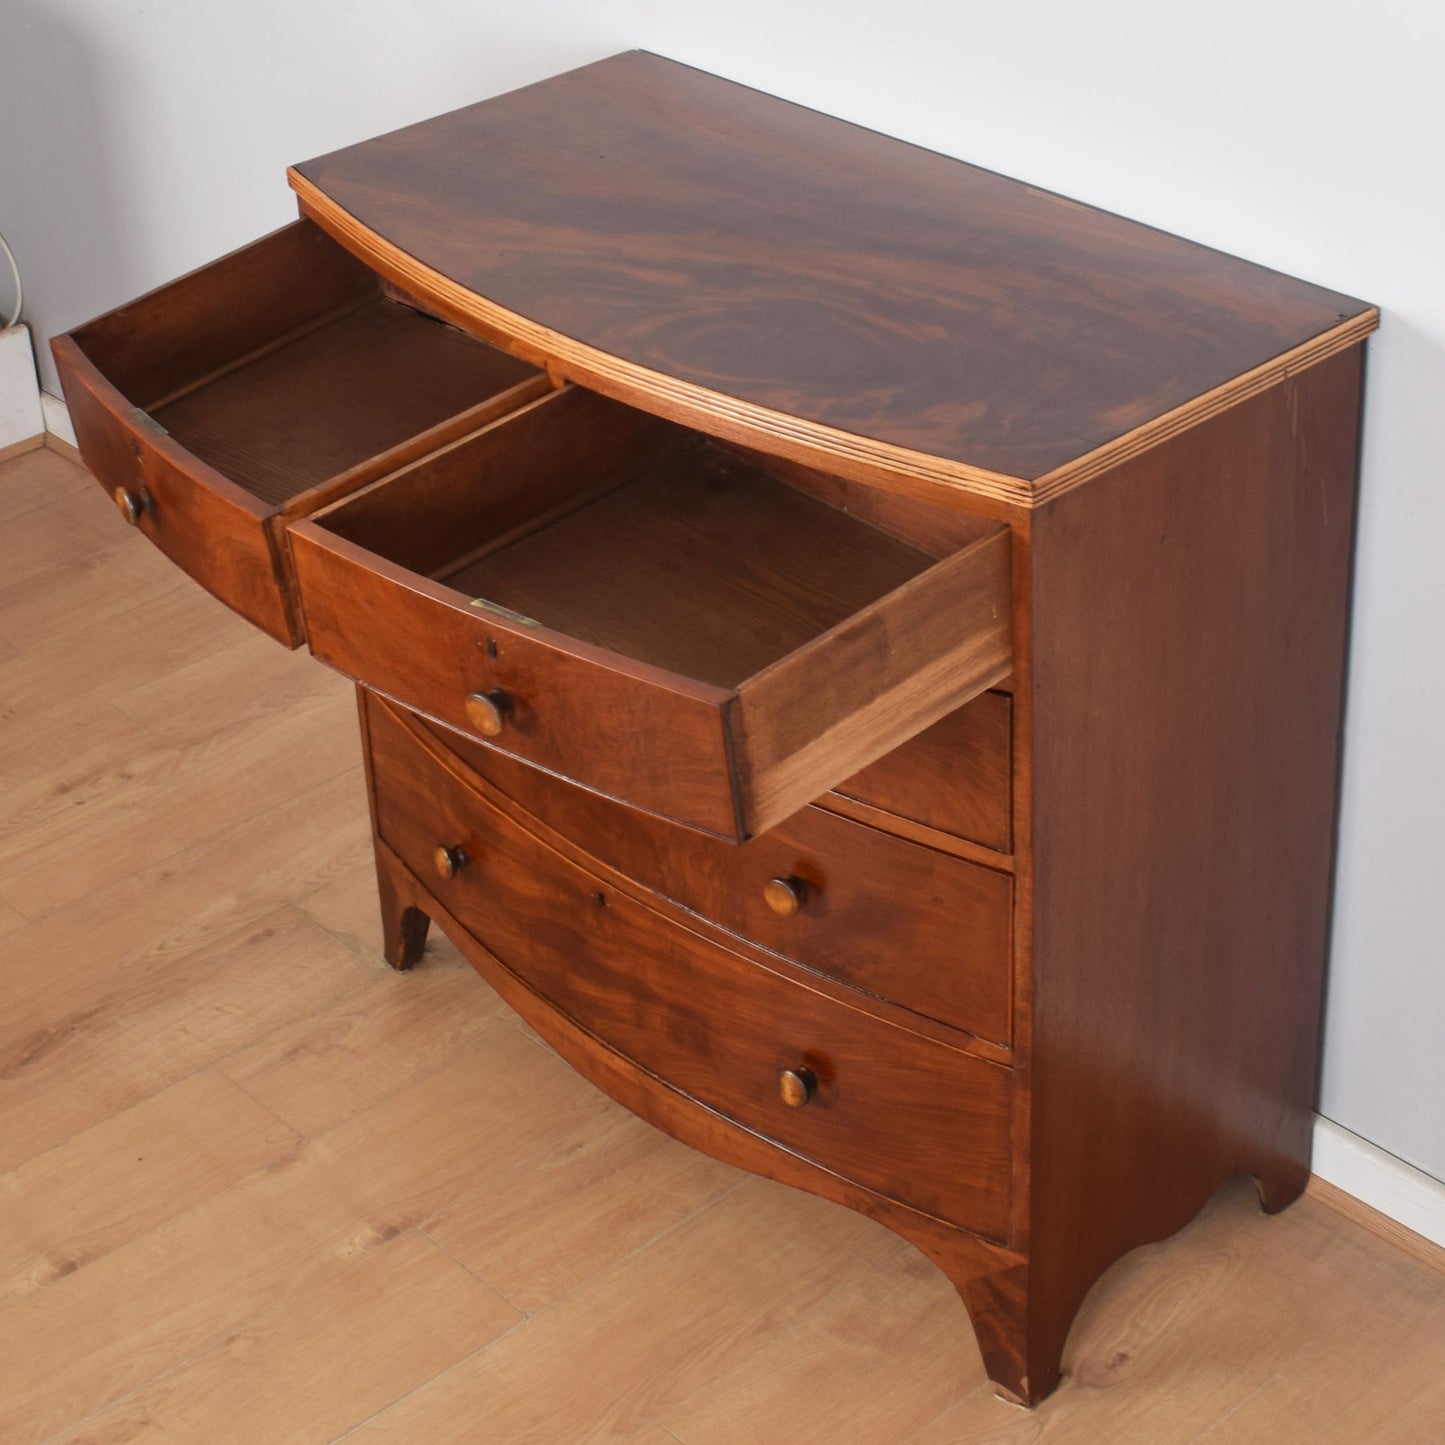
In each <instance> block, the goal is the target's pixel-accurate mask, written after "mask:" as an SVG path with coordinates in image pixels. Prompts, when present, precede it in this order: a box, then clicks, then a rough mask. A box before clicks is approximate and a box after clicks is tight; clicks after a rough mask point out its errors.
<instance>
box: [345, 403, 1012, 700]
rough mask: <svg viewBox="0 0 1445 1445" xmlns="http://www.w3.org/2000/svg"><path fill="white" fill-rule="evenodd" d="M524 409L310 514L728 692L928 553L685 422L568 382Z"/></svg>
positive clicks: (548, 620)
mask: <svg viewBox="0 0 1445 1445" xmlns="http://www.w3.org/2000/svg"><path fill="white" fill-rule="evenodd" d="M528 410H529V412H530V413H531V416H530V417H529V415H528V413H525V412H524V413H519V414H517V415H516V416H515V417H513V418H510V419H509V420H507V421H505V422H503V423H500V424H498V426H496V427H494V428H491V429H490V430H489V431H487V432H485V433H482V434H480V435H478V436H477V437H474V438H471V439H467V440H464V441H462V442H460V443H458V444H456V445H455V446H454V447H452V448H451V449H449V450H448V451H447V452H446V453H444V454H443V455H440V456H437V457H433V458H430V459H427V460H425V461H423V462H421V463H418V464H417V465H416V466H414V467H413V468H411V469H410V470H409V471H407V472H405V473H403V474H400V475H398V476H396V477H394V478H390V479H388V480H387V481H385V482H383V483H381V484H378V485H377V486H376V487H374V488H372V489H371V490H369V491H367V492H363V493H361V494H359V495H358V496H356V497H354V498H352V499H351V500H350V501H349V502H346V503H343V504H342V505H341V506H340V507H338V508H335V509H333V510H331V511H330V512H327V513H326V514H324V516H323V517H322V518H320V521H321V522H322V524H323V525H324V526H325V527H326V528H327V529H328V530H332V531H334V532H336V533H338V534H339V535H341V536H343V537H345V538H346V539H347V540H349V541H351V542H354V543H356V544H358V545H360V546H363V547H365V548H367V549H368V550H369V551H373V552H376V553H378V554H379V555H381V556H383V557H385V558H387V559H388V560H390V561H392V562H395V563H398V564H399V565H401V566H403V567H406V568H408V569H410V570H412V571H414V572H419V573H421V574H423V575H425V576H427V577H429V578H431V579H433V580H434V581H437V582H441V583H443V584H444V585H445V586H447V587H448V588H450V589H452V590H453V591H454V592H456V593H457V594H460V596H461V597H463V598H465V599H466V600H467V601H468V602H469V603H470V605H471V606H473V607H474V608H476V609H478V611H479V612H480V613H481V614H483V615H487V614H493V615H500V616H503V617H507V618H510V619H511V620H512V621H513V622H521V623H523V624H524V625H525V624H527V623H536V624H540V625H541V626H542V627H545V628H549V629H552V630H554V631H556V632H560V633H565V634H566V635H567V636H569V637H573V638H577V639H579V640H581V641H584V642H588V643H591V644H594V645H595V646H599V647H603V648H606V649H608V650H609V651H612V652H616V653H619V654H621V655H623V656H625V657H627V658H630V659H633V660H635V661H637V662H642V663H646V664H649V665H651V666H654V667H658V668H662V669H664V670H666V671H668V672H671V673H676V674H680V675H682V676H684V677H687V678H692V679H696V680H697V681H700V682H704V683H708V684H711V685H713V686H715V687H719V688H724V689H732V688H737V687H739V686H740V685H741V684H742V683H744V682H745V681H746V680H747V679H748V678H750V677H753V676H754V675H756V674H758V673H759V672H762V671H763V670H765V669H766V668H767V667H769V666H770V665H771V664H773V663H775V662H777V661H778V660H779V659H781V658H783V657H785V656H787V655H788V654H790V653H792V652H794V651H796V650H797V649H799V648H802V647H805V646H806V645H808V644H809V643H811V642H813V641H814V640H815V639H817V638H818V637H820V636H821V635H822V634H824V633H826V632H827V631H828V630H829V629H831V628H833V627H836V626H837V625H838V624H840V623H842V622H843V621H844V620H845V619H847V618H849V617H851V616H852V615H853V614H855V613H857V612H858V611H860V610H862V609H863V608H866V607H868V606H869V605H870V604H872V603H874V602H876V601H878V599H880V598H882V597H884V596H886V595H887V594H889V593H891V592H893V591H895V590H896V589H897V588H899V587H901V586H903V585H904V584H905V583H907V582H908V581H910V580H911V579H913V578H915V577H918V576H921V575H922V574H923V573H924V572H926V571H927V570H928V569H929V568H930V567H932V566H933V565H934V563H935V561H936V560H937V558H936V556H935V555H933V554H932V553H930V552H929V551H925V550H924V549H923V548H921V547H919V546H915V545H913V544H912V543H911V542H908V541H905V540H904V539H903V538H901V537H899V536H897V535H894V534H892V533H890V532H888V531H885V530H883V529H882V528H880V527H877V526H874V525H872V524H871V523H869V522H867V521H864V520H861V519H860V518H858V517H856V516H853V515H851V514H850V513H849V512H847V511H845V510H843V509H841V508H838V507H834V506H831V505H829V504H828V503H827V502H825V501H822V500H819V499H818V498H816V497H814V496H811V495H808V494H807V493H806V492H804V491H802V490H800V489H797V488H795V487H793V486H791V485H790V484H789V483H788V482H787V481H786V480H784V479H783V478H781V477H779V476H776V475H774V474H772V473H771V472H770V471H769V470H767V469H766V468H765V467H764V466H762V465H761V464H759V463H758V462H757V461H756V460H754V459H752V458H750V457H747V456H743V455H741V454H738V453H735V452H733V451H731V450H728V449H727V448H725V447H724V446H722V445H721V444H719V443H717V442H715V441H713V440H711V439H710V438H708V437H705V436H703V435H702V434H700V433H697V432H694V431H690V430H688V429H686V428H684V427H680V426H674V425H671V424H669V423H666V422H662V421H659V420H657V419H655V418H652V417H647V416H644V415H642V414H640V413H636V412H632V411H630V410H629V409H628V408H626V407H622V406H621V405H619V404H617V403H613V402H608V401H604V400H603V399H601V398H599V397H595V396H592V395H590V394H589V393H586V392H583V391H580V390H578V389H575V388H572V389H569V390H568V391H567V392H565V393H559V394H558V395H557V396H555V397H549V398H547V399H545V400H544V401H543V402H541V403H538V404H536V405H535V406H533V407H532V408H529V409H528ZM538 418H542V419H544V420H545V421H546V422H547V423H548V426H547V428H546V441H545V442H544V445H543V450H544V452H545V455H544V456H541V457H539V456H538V454H537V451H536V450H535V448H533V447H532V445H531V440H535V433H536V432H537V431H538V430H539V428H537V427H536V426H535V425H532V426H529V425H528V422H529V420H530V421H532V422H535V421H536V420H537V419H538ZM524 434H525V435H527V436H528V437H529V438H531V440H529V442H528V445H527V447H526V448H525V449H523V448H521V447H514V445H513V439H514V438H518V439H520V438H521V437H522V436H523V435H524ZM514 466H515V468H516V469H518V472H522V473H525V474H526V482H525V483H524V484H519V483H518V474H517V472H512V473H511V474H510V475H509V469H510V468H512V467H514ZM987 525H988V524H981V528H980V532H979V535H982V533H983V530H986V528H987Z"/></svg>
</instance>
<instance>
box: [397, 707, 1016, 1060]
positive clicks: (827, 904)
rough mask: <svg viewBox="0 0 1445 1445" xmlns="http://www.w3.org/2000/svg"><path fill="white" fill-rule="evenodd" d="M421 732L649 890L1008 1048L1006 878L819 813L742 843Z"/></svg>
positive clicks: (432, 731)
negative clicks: (709, 835) (700, 831)
mask: <svg viewBox="0 0 1445 1445" xmlns="http://www.w3.org/2000/svg"><path fill="white" fill-rule="evenodd" d="M416 726H420V727H423V728H426V729H427V730H428V732H429V735H430V737H431V738H433V739H435V742H436V745H437V746H438V747H441V748H445V749H448V750H450V751H452V752H454V753H456V754H458V755H459V756H460V757H461V758H462V759H463V760H464V761H465V762H466V764H467V766H468V767H470V768H472V769H474V770H475V771H476V772H478V773H479V774H480V775H481V776H482V777H484V778H486V779H487V781H488V782H490V783H492V784H493V785H494V786H495V787H497V788H498V789H499V790H500V791H502V792H503V793H505V794H507V796H508V797H510V798H512V799H514V800H515V801H516V802H518V803H520V804H521V805H522V807H524V808H525V809H527V811H528V812H530V813H532V814H534V815H535V816H536V817H538V818H539V819H541V820H542V821H543V822H545V823H546V824H548V825H549V826H550V827H552V828H554V829H556V830H557V831H558V832H559V833H561V834H562V835H563V836H564V837H566V838H567V839H568V840H569V841H570V842H572V843H575V844H576V845H577V846H578V847H580V848H583V849H585V850H586V851H587V852H588V853H590V854H592V856H593V857H595V858H598V859H599V860H601V861H602V862H604V863H606V864H608V865H609V866H610V867H612V868H615V869H617V870H618V871H619V872H621V873H624V874H626V875H627V876H628V877H630V878H633V879H636V880H637V881H638V882H639V883H641V884H643V885H644V886H645V887H647V888H650V889H652V890H654V891H655V892H657V893H660V894H662V895H664V896H665V897H667V898H671V899H673V900H675V901H676V902H678V903H681V904H683V905H684V906H685V907H687V908H690V909H692V910H693V911H694V912H696V913H699V914H701V915H703V916H704V917H705V918H708V919H710V920H712V921H713V922H715V923H719V924H721V925H722V926H723V927H724V928H728V929H731V930H732V931H733V932H735V933H738V934H741V935H742V936H743V937H744V938H747V939H749V940H751V941H752V942H754V943H757V944H760V945H761V946H762V947H764V948H768V949H772V950H773V951H774V952H776V953H780V954H783V955H784V956H785V957H788V958H792V959H796V960H797V961H798V962H799V963H803V964H806V965H807V966H808V967H810V968H815V969H817V970H818V971H819V972H820V973H825V974H828V975H830V976H831V977H834V978H838V979H841V980H842V981H843V982H845V983H848V984H852V985H853V986H854V987H856V988H860V989H864V990H866V991H867V992H869V993H873V994H877V995H879V996H880V997H882V998H886V999H889V1000H891V1001H892V1002H894V1003H897V1004H900V1005H902V1006H903V1007H904V1008H908V1009H912V1010H914V1011H915V1012H917V1013H921V1014H926V1015H927V1016H929V1017H930V1018H934V1019H937V1020H938V1021H939V1022H941V1023H945V1024H949V1025H951V1026H953V1027H954V1028H960V1029H965V1030H967V1031H968V1032H969V1033H972V1034H975V1035H977V1036H978V1037H979V1038H983V1039H988V1040H990V1041H992V1042H995V1043H1007V1042H1008V1040H1009V1037H1010V997H1011V990H1010V984H1009V980H1010V969H1011V964H1010V928H1011V918H1012V903H1013V883H1012V879H1011V878H1010V877H1009V876H1008V875H1007V874H1006V873H1002V872H998V871H995V870H993V869H990V868H983V867H979V866H977V865H976V864H972V863H968V862H965V861H963V860H962V859H959V858H954V857H950V856H949V855H947V854H944V853H940V852H937V851H935V850H934V849H932V848H925V847H921V846H919V845H918V844H915V843H910V842H906V841H904V840H903V839H901V838H895V837H890V836H889V835H888V834H885V833H881V832H878V831H877V830H875V829H872V828H868V827H864V826H863V825H861V824H859V823H854V822H850V821H849V820H848V819H846V818H840V817H837V816H836V815H834V814H832V813H827V812H824V811H823V810H821V809H819V808H804V809H803V810H802V811H801V812H798V813H795V814H794V815H793V816H792V817H791V818H789V819H788V820H787V821H786V822H785V823H780V824H779V825H778V826H777V827H776V828H772V829H770V830H769V831H768V832H766V833H764V834H763V835H762V836H761V837H758V838H754V839H752V840H751V841H750V842H747V843H744V844H743V845H742V846H740V847H739V846H735V845H732V844H729V843H725V842H721V841H719V840H716V839H712V838H707V837H704V836H702V835H701V834H698V833H695V832H693V831H692V830H690V829H686V828H679V827H677V826H676V825H674V824H670V823H667V822H665V821H664V820H662V819H660V818H654V817H651V816H649V815H648V814H645V813H641V812H639V811H638V810H637V809H635V808H629V807H625V806H624V805H622V804H620V803H616V802H614V801H612V800H611V799H608V798H604V797H601V796H600V795H598V794H596V793H589V792H587V791H585V790H583V789H581V788H577V787H574V786H572V785H570V784H568V783H566V782H563V781H560V780H559V779H557V778H555V777H552V776H551V775H549V774H547V773H545V772H543V771H541V770H540V769H538V768H533V767H529V766H528V765H527V764H525V763H521V762H518V761H517V760H516V759H515V758H511V757H509V756H507V755H506V754H505V753H500V752H498V751H497V750H496V749H493V748H488V747H486V746H484V745H483V744H481V743H477V742H473V741H472V740H470V739H468V738H466V737H464V736H462V735H461V734H458V733H454V732H450V731H448V730H446V729H442V728H436V727H433V726H431V725H429V724H425V723H422V722H420V721H418V722H417V723H416ZM790 910H793V911H790Z"/></svg>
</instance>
